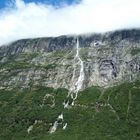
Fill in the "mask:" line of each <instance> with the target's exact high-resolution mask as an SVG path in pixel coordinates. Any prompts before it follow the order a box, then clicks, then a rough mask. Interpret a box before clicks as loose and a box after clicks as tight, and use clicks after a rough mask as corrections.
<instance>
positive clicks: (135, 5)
mask: <svg viewBox="0 0 140 140" xmlns="http://www.w3.org/2000/svg"><path fill="white" fill-rule="evenodd" d="M15 5H16V6H15V8H13V9H12V8H6V9H4V10H2V11H0V45H2V44H4V43H8V42H11V41H14V40H17V39H21V38H33V37H47V36H58V35H63V34H79V33H87V32H105V31H110V30H116V29H122V28H139V27H140V0H83V1H82V2H80V3H79V4H73V5H70V6H68V5H65V6H64V7H61V8H57V9H56V8H54V7H52V6H49V5H45V4H36V3H28V4H25V3H24V2H23V1H22V0H16V1H15Z"/></svg>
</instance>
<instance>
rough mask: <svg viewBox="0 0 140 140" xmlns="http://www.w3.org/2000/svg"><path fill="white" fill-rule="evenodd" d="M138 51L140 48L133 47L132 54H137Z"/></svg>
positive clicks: (139, 51)
mask: <svg viewBox="0 0 140 140" xmlns="http://www.w3.org/2000/svg"><path fill="white" fill-rule="evenodd" d="M138 53H140V48H133V49H132V50H131V55H132V56H134V55H137V54H138Z"/></svg>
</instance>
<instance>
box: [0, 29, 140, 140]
mask: <svg viewBox="0 0 140 140" xmlns="http://www.w3.org/2000/svg"><path fill="white" fill-rule="evenodd" d="M139 78H140V30H121V31H116V32H109V33H105V34H91V35H80V36H60V37H56V38H38V39H24V40H19V41H16V42H14V43H11V44H9V45H7V46H1V47H0V120H1V122H0V127H1V128H0V138H1V139H3V140H6V139H7V140H9V139H13V140H17V139H18V140H19V139H21V140H24V139H32V140H33V139H42V140H44V139H50V140H51V139H53V140H55V139H56V140H59V139H61V140H63V139H64V140H69V139H74V140H79V139H83V140H90V139H91V140H93V139H95V140H106V139H107V140H119V139H120V140H123V139H134V140H137V139H139V138H140V133H139V132H140V127H139V126H140V121H139V120H140V111H139V108H140V94H139V92H140V82H139Z"/></svg>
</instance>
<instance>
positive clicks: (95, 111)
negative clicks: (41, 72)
mask: <svg viewBox="0 0 140 140" xmlns="http://www.w3.org/2000/svg"><path fill="white" fill-rule="evenodd" d="M67 92H68V91H67V90H65V89H57V90H54V89H52V88H45V87H35V88H33V89H31V90H23V91H20V90H18V89H15V90H12V91H6V90H0V139H1V140H46V139H48V140H72V139H73V140H124V139H126V140H132V139H133V140H138V139H140V82H139V81H137V82H135V83H125V84H122V85H119V86H116V87H112V88H109V89H106V90H101V89H100V88H98V87H91V88H88V89H86V90H84V91H82V92H80V93H79V96H78V99H77V101H76V103H75V106H74V107H73V108H72V109H69V110H67V109H65V110H64V109H63V105H62V102H63V100H64V99H65V98H66V96H67ZM46 93H48V94H52V95H53V96H54V97H55V103H56V105H55V107H54V108H50V107H49V105H48V103H47V102H46V103H45V106H44V107H43V108H41V107H40V105H41V104H42V101H43V97H44V96H45V94H46ZM61 112H63V113H64V120H65V121H66V122H67V123H68V127H67V129H66V130H62V126H61V125H59V127H58V129H57V131H56V133H54V134H49V133H48V130H49V128H50V125H49V123H51V122H54V121H55V119H56V118H57V116H58V115H59V114H60V113H61ZM35 120H42V121H43V122H42V123H40V124H37V125H35V126H34V128H33V130H32V131H31V133H30V134H27V128H28V127H29V126H30V125H32V124H33V123H34V121H35Z"/></svg>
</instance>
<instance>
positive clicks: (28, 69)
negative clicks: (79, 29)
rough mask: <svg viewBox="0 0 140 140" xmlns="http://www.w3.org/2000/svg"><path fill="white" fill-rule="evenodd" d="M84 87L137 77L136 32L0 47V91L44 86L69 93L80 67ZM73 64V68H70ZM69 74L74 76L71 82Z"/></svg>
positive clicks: (139, 49) (139, 34)
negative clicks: (79, 62)
mask: <svg viewBox="0 0 140 140" xmlns="http://www.w3.org/2000/svg"><path fill="white" fill-rule="evenodd" d="M77 38H78V40H79V58H80V59H81V61H82V64H83V66H84V69H83V71H84V81H83V84H82V89H84V88H86V87H90V86H92V85H94V86H102V87H108V86H112V85H114V84H117V83H120V82H124V81H132V80H136V79H137V78H139V75H140V30H121V31H115V32H109V33H104V34H88V35H79V36H60V37H55V38H37V39H24V40H18V41H16V42H13V43H11V44H10V45H7V46H1V47H0V88H8V89H11V88H14V87H21V88H32V87H34V86H48V87H53V88H59V87H62V88H67V89H71V87H72V86H74V85H73V83H76V81H78V78H79V76H80V70H81V66H80V65H79V64H78V63H76V62H75V61H76V60H75V59H74V58H75V55H76V51H77V49H76V42H77ZM74 64H75V65H74ZM73 74H75V76H74V78H73Z"/></svg>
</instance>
